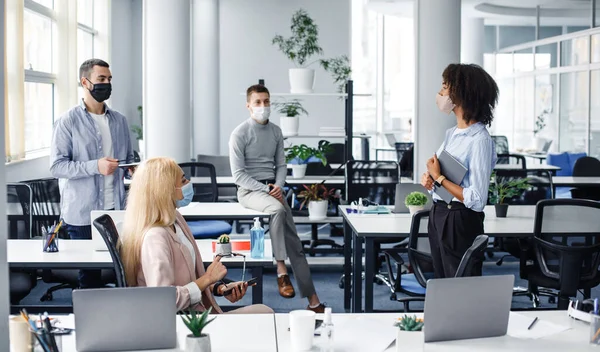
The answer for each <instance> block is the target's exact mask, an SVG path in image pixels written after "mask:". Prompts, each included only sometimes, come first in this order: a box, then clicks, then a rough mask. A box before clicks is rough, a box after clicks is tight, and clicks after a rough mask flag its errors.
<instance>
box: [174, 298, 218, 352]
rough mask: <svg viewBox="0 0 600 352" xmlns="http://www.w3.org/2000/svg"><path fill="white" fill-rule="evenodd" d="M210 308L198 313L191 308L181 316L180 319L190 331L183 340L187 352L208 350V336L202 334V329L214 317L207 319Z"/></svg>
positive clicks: (207, 351) (208, 351)
mask: <svg viewBox="0 0 600 352" xmlns="http://www.w3.org/2000/svg"><path fill="white" fill-rule="evenodd" d="M211 310H212V307H210V308H209V309H208V310H205V311H204V312H203V313H202V314H200V312H198V311H195V310H193V309H192V310H190V312H189V313H188V314H183V315H182V316H181V320H183V323H184V324H185V326H187V328H188V329H189V330H190V332H191V334H189V335H187V338H186V341H185V350H186V351H187V352H210V336H209V335H208V334H203V333H202V330H204V328H205V327H206V325H208V324H210V323H211V322H212V321H213V320H215V319H216V318H212V319H210V320H208V315H209V314H210V312H211Z"/></svg>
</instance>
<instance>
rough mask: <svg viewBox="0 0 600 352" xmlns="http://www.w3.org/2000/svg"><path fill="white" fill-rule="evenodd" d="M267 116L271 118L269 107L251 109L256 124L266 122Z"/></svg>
mask: <svg viewBox="0 0 600 352" xmlns="http://www.w3.org/2000/svg"><path fill="white" fill-rule="evenodd" d="M269 116H271V107H270V106H265V107H253V108H252V117H253V118H254V119H255V120H256V121H258V122H263V121H266V120H268V119H269Z"/></svg>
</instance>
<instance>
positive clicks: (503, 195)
mask: <svg viewBox="0 0 600 352" xmlns="http://www.w3.org/2000/svg"><path fill="white" fill-rule="evenodd" d="M527 189H529V179H527V178H512V179H509V178H506V177H498V176H497V175H496V173H495V172H494V173H492V180H491V182H490V187H489V198H490V203H491V204H494V207H495V208H496V217H498V218H505V217H506V213H507V212H508V204H506V203H504V202H505V200H507V199H510V198H512V197H515V196H520V195H521V194H523V192H524V191H526V190H527Z"/></svg>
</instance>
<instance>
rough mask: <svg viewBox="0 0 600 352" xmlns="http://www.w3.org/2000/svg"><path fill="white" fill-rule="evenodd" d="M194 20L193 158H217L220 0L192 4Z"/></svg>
mask: <svg viewBox="0 0 600 352" xmlns="http://www.w3.org/2000/svg"><path fill="white" fill-rule="evenodd" d="M192 17H193V22H192V27H193V28H192V77H193V81H192V102H193V108H192V110H193V111H192V114H193V125H194V128H193V133H194V134H193V150H194V157H195V156H196V155H198V154H214V155H218V154H219V135H220V132H219V118H220V116H219V0H192ZM225 154H226V153H225Z"/></svg>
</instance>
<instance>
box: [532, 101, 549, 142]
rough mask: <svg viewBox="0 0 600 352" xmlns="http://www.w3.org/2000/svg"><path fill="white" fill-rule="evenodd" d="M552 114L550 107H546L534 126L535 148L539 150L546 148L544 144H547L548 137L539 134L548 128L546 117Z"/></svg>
mask: <svg viewBox="0 0 600 352" xmlns="http://www.w3.org/2000/svg"><path fill="white" fill-rule="evenodd" d="M549 114H550V110H549V109H544V110H543V111H542V113H541V114H540V115H539V116H536V118H535V126H534V128H533V136H534V139H535V148H534V149H535V150H536V151H539V150H542V149H543V148H544V144H546V138H543V137H541V136H539V134H540V133H541V132H542V131H543V130H544V128H546V118H548V115H549Z"/></svg>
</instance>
